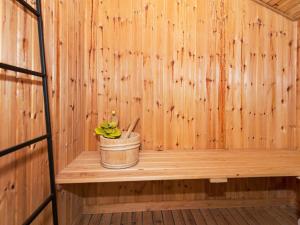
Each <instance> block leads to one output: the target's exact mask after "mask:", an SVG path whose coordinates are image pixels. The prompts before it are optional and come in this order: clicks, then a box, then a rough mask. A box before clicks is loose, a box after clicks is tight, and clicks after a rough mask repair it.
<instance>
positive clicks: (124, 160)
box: [100, 132, 141, 169]
mask: <svg viewBox="0 0 300 225" xmlns="http://www.w3.org/2000/svg"><path fill="white" fill-rule="evenodd" d="M140 145H141V140H140V135H139V134H138V133H134V132H132V133H131V135H130V137H129V138H122V137H121V138H118V139H108V138H104V137H102V136H101V137H100V152H101V164H102V165H103V167H105V168H109V169H124V168H128V167H131V166H134V165H136V164H137V163H138V161H139V149H140Z"/></svg>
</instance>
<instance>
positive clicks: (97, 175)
mask: <svg viewBox="0 0 300 225" xmlns="http://www.w3.org/2000/svg"><path fill="white" fill-rule="evenodd" d="M266 159H268V160H266ZM282 176H283V177H284V176H300V154H299V152H298V151H283V150H281V151H276V150H274V151H273V150H272V154H270V151H266V150H251V151H250V150H248V151H234V150H232V151H222V150H219V151H209V152H207V151H195V150H194V151H184V152H183V151H162V152H158V151H142V152H141V153H140V162H139V163H138V164H137V165H136V166H134V167H131V168H128V169H122V170H118V169H113V170H112V169H105V168H103V167H102V166H101V164H100V153H99V152H97V151H85V152H83V153H81V154H80V155H79V156H78V157H77V158H76V159H75V160H74V161H73V162H71V163H70V164H69V165H68V166H67V167H66V168H64V169H63V170H62V171H61V172H60V173H59V174H58V175H57V177H56V182H57V183H58V184H68V183H97V182H115V181H117V182H120V181H146V180H148V181H149V180H180V179H210V178H237V177H239V178H242V177H282Z"/></svg>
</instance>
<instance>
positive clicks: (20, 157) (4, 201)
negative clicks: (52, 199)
mask: <svg viewBox="0 0 300 225" xmlns="http://www.w3.org/2000/svg"><path fill="white" fill-rule="evenodd" d="M80 4H81V3H80V1H64V0H63V1H42V6H43V14H44V24H45V29H44V31H45V44H46V60H47V71H48V76H49V95H50V107H51V116H52V129H53V141H54V151H55V167H56V171H59V170H60V169H62V168H63V167H64V166H65V165H66V164H67V163H69V162H70V161H71V160H72V159H73V158H74V157H76V156H77V154H79V153H80V152H81V151H82V150H83V139H81V138H80V136H81V133H80V131H81V130H82V122H81V121H83V120H82V119H81V118H82V115H81V114H82V110H81V109H82V108H81V107H80V106H81V101H82V99H81V96H82V95H81V89H82V80H81V78H82V72H83V69H82V68H83V66H82V63H80V62H82V56H83V54H82V51H83V48H82V47H81V46H82V45H80V43H82V42H83V35H82V30H81V28H82V21H83V19H84V12H83V11H82V8H81V6H80ZM0 20H1V22H0V31H1V35H0V61H1V62H5V63H9V64H14V65H18V66H22V67H26V68H29V69H34V70H40V63H39V48H38V42H37V41H38V36H37V35H38V34H37V23H36V20H35V19H34V17H33V16H31V15H28V14H26V13H24V11H23V9H22V7H21V6H20V5H19V4H18V3H17V2H16V1H14V0H3V1H0ZM0 93H1V96H0V113H1V119H0V122H1V125H2V126H1V128H2V131H1V135H0V149H3V148H5V147H8V146H11V145H15V144H17V143H20V142H23V141H25V140H28V139H31V138H33V137H36V136H38V135H42V134H44V133H45V125H44V124H45V123H44V108H43V96H42V84H41V79H36V78H34V79H32V78H30V77H29V76H27V75H24V74H19V73H18V74H16V73H13V72H9V71H3V70H0ZM46 150H47V149H46V143H45V142H42V143H40V144H37V145H32V146H31V147H30V148H26V149H24V150H23V151H21V152H19V153H16V154H12V155H9V156H7V157H4V158H1V159H0V171H1V172H0V176H1V179H0V190H1V191H0V218H1V219H0V221H1V222H0V223H1V224H2V223H3V224H7V225H19V224H21V223H22V221H23V220H24V219H25V218H26V217H27V216H29V215H30V213H31V212H32V211H33V210H34V209H35V208H36V207H37V206H38V205H39V204H40V203H41V201H42V200H43V199H44V198H45V197H46V196H48V194H49V180H48V177H49V175H48V164H47V151H46ZM79 193H80V189H78V188H77V187H76V186H69V187H67V188H66V189H59V192H58V199H59V217H60V218H59V219H60V222H61V223H60V224H63V225H69V224H71V223H72V222H73V220H74V219H75V218H76V217H77V216H78V215H79V214H80V212H81V210H82V201H81V197H79V196H78V194H79ZM34 224H43V225H47V224H52V222H51V207H48V208H47V210H46V211H45V212H44V213H42V215H41V216H40V217H39V218H38V220H37V221H36V222H35V223H34Z"/></svg>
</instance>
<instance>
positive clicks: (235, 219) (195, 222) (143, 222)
mask: <svg viewBox="0 0 300 225" xmlns="http://www.w3.org/2000/svg"><path fill="white" fill-rule="evenodd" d="M298 213H299V212H298V210H297V209H295V208H293V207H289V206H280V207H275V206H274V207H244V208H221V209H191V210H189V209H183V210H173V211H171V210H165V211H153V212H151V211H146V212H125V213H113V214H111V213H105V214H98V215H82V216H81V217H79V218H78V220H77V221H76V223H74V225H154V224H155V225H295V224H297V220H298Z"/></svg>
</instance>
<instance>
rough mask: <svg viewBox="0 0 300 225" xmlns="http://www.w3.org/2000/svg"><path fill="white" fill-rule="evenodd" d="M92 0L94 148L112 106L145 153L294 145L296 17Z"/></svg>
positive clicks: (89, 56)
mask: <svg viewBox="0 0 300 225" xmlns="http://www.w3.org/2000/svg"><path fill="white" fill-rule="evenodd" d="M85 4H86V9H85V11H86V15H85V16H86V20H85V29H84V30H85V37H84V45H85V56H84V62H85V63H84V67H85V69H84V70H85V71H84V90H83V93H84V101H85V103H84V110H85V130H84V137H85V141H84V143H85V149H90V150H94V149H96V146H97V139H96V138H95V136H93V135H92V134H93V129H94V127H95V126H96V125H97V124H98V123H99V122H100V121H102V120H104V119H106V118H108V117H109V114H110V112H111V111H112V110H116V111H117V113H118V115H119V117H120V121H121V126H122V128H126V127H127V126H128V124H129V122H130V121H131V120H132V119H133V118H134V117H135V116H139V117H140V118H141V121H140V123H139V126H138V128H137V130H138V131H139V132H141V134H142V137H143V149H157V150H163V149H188V148H197V149H198V148H224V149H228V148H230V149H231V148H266V149H269V148H289V149H295V133H296V110H295V107H294V106H295V102H296V88H295V85H296V47H297V46H296V45H297V41H296V35H297V33H296V30H297V28H296V26H297V25H296V23H294V22H291V21H290V20H288V19H286V18H284V17H282V16H280V15H278V14H275V13H274V12H272V11H270V10H268V9H266V8H264V7H261V6H260V5H258V4H256V3H254V2H252V1H248V0H247V1H240V0H234V1H228V0H214V1H205V0H198V1H184V0H182V1H167V0H165V1H155V0H153V1H150V0H149V1H131V0H127V1H117V0H115V1H109V2H108V1H86V3H85Z"/></svg>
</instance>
